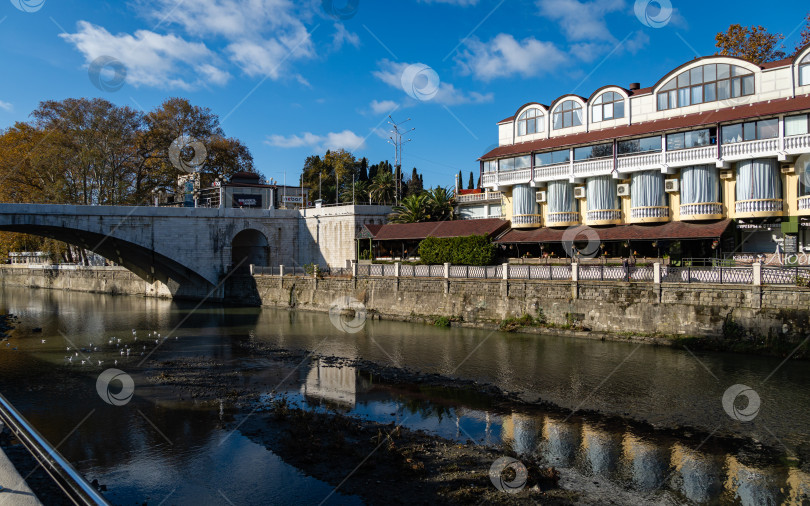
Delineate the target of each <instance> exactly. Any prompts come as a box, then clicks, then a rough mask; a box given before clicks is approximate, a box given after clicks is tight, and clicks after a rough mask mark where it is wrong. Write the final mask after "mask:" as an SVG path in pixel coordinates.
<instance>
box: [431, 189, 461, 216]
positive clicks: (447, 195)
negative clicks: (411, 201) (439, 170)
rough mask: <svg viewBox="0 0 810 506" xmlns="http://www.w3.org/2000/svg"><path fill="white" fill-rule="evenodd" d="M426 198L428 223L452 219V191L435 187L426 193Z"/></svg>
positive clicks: (453, 200)
mask: <svg viewBox="0 0 810 506" xmlns="http://www.w3.org/2000/svg"><path fill="white" fill-rule="evenodd" d="M427 197H428V202H429V215H430V221H446V220H452V219H453V205H454V204H455V198H454V196H453V191H452V190H449V189H447V188H444V187H441V186H437V187H436V188H433V189H431V190H430V191H428V192H427Z"/></svg>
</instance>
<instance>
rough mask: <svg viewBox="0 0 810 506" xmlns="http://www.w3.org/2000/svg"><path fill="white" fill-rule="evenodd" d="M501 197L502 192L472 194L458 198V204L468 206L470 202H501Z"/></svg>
mask: <svg viewBox="0 0 810 506" xmlns="http://www.w3.org/2000/svg"><path fill="white" fill-rule="evenodd" d="M501 195H502V194H501V192H486V193H470V194H467V195H458V196H456V202H457V203H459V204H467V203H470V202H489V201H493V200H501Z"/></svg>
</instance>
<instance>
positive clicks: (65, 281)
mask: <svg viewBox="0 0 810 506" xmlns="http://www.w3.org/2000/svg"><path fill="white" fill-rule="evenodd" d="M3 286H22V287H29V288H49V289H54V290H72V291H76V292H93V293H107V294H111V295H144V296H147V297H171V296H172V295H171V293H170V292H169V290H168V288H167V287H166V286H165V285H164V284H163V283H161V282H160V281H156V282H155V283H147V282H146V281H144V280H143V279H141V278H139V277H138V276H136V275H135V274H133V273H131V272H130V271H128V270H126V269H125V268H123V267H78V268H73V269H65V268H61V269H57V268H52V267H28V266H19V267H17V266H11V265H2V266H0V287H3Z"/></svg>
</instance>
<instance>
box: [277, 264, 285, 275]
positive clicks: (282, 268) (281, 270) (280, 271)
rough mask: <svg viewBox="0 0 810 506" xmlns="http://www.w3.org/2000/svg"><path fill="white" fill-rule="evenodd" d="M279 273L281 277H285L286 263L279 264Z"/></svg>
mask: <svg viewBox="0 0 810 506" xmlns="http://www.w3.org/2000/svg"><path fill="white" fill-rule="evenodd" d="M278 275H279V277H281V278H283V277H284V265H279V266H278Z"/></svg>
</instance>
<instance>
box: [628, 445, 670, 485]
mask: <svg viewBox="0 0 810 506" xmlns="http://www.w3.org/2000/svg"><path fill="white" fill-rule="evenodd" d="M622 450H623V453H624V458H625V459H626V460H627V462H628V464H629V471H630V478H631V480H632V481H633V485H635V486H636V488H638V489H640V490H645V491H647V490H654V489H656V488H658V487H659V486H660V485H661V484H662V481H663V480H664V478H665V476H666V469H667V463H666V454H665V452H664V450H662V449H661V448H660V447H658V446H656V445H654V444H652V443H649V442H647V441H644V440H643V439H641V438H639V437H636V436H635V435H633V434H631V433H629V432H628V433H627V434H625V435H624V438H623V439H622Z"/></svg>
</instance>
